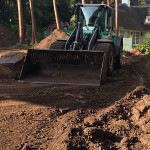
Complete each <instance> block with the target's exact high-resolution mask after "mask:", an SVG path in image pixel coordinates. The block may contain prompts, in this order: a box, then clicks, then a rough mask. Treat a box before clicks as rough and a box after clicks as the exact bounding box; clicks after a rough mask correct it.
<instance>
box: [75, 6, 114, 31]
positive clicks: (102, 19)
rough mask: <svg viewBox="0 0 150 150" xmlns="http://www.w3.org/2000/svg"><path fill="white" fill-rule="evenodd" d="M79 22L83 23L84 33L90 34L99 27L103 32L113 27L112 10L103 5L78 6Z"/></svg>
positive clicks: (77, 18) (77, 17)
mask: <svg viewBox="0 0 150 150" xmlns="http://www.w3.org/2000/svg"><path fill="white" fill-rule="evenodd" d="M76 7H77V16H76V20H77V22H81V23H83V32H90V31H92V30H94V29H95V27H98V28H99V29H100V31H101V32H103V31H105V30H108V28H110V27H111V26H112V21H111V8H110V7H109V6H107V5H102V4H96V5H95V4H92V5H91V4H84V5H81V4H78V5H76Z"/></svg>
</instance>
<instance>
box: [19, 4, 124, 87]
mask: <svg viewBox="0 0 150 150" xmlns="http://www.w3.org/2000/svg"><path fill="white" fill-rule="evenodd" d="M71 14H72V15H73V14H74V15H75V18H76V26H75V27H74V29H73V31H72V32H71V34H70V36H69V38H68V39H66V38H58V39H56V42H54V43H52V44H51V45H50V49H49V50H48V49H47V50H44V49H42V50H41V49H29V50H28V53H27V55H26V58H25V62H24V65H23V68H22V71H21V75H20V79H19V81H21V82H34V83H51V84H71V85H72V84H73V85H100V84H101V83H102V82H104V81H105V78H106V77H107V76H110V75H111V74H112V72H113V70H114V69H115V68H121V63H122V47H123V40H122V38H121V37H119V36H114V35H112V30H113V27H112V8H111V7H109V6H108V5H105V4H76V5H75V7H74V8H73V9H72V11H71Z"/></svg>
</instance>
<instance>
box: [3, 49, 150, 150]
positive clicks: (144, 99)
mask: <svg viewBox="0 0 150 150" xmlns="http://www.w3.org/2000/svg"><path fill="white" fill-rule="evenodd" d="M14 52H15V51H14ZM20 52H21V53H22V54H21V58H22V57H23V56H24V55H25V51H23V52H22V51H20ZM11 53H12V51H10V50H8V51H7V50H5V54H4V52H3V51H0V56H2V55H7V56H9V58H10V57H11ZM18 55H19V58H20V54H19V53H18ZM18 55H17V53H16V57H18ZM13 58H14V57H13ZM21 66H22V61H20V62H17V63H16V64H5V65H0V137H1V138H0V149H1V150H6V149H11V150H12V149H13V150H29V149H41V150H42V149H46V150H48V149H49V150H60V149H62V150H64V149H68V150H73V149H80V150H86V149H89V150H101V149H104V150H108V149H113V150H114V149H121V150H128V149H133V150H135V149H138V150H148V148H149V147H150V144H149V143H150V131H149V127H150V109H149V108H150V67H149V66H150V55H134V54H132V53H129V52H124V54H123V67H122V69H120V70H115V71H114V73H113V76H112V77H109V78H108V79H107V82H106V83H105V84H104V85H103V86H101V87H94V86H68V85H48V84H27V83H26V84H25V83H24V84H23V83H18V82H17V79H18V77H19V73H20V70H21Z"/></svg>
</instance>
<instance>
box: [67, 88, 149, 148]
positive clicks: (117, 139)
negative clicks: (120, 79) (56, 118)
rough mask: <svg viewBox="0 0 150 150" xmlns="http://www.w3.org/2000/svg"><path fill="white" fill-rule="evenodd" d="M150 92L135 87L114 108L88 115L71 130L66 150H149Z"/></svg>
mask: <svg viewBox="0 0 150 150" xmlns="http://www.w3.org/2000/svg"><path fill="white" fill-rule="evenodd" d="M149 92H150V91H148V90H147V89H145V88H144V87H137V88H136V89H135V90H134V91H133V92H131V93H129V94H127V96H126V97H125V98H123V99H122V100H120V101H118V102H116V104H115V105H113V106H111V107H108V108H106V109H104V110H99V111H98V112H97V113H96V114H92V115H89V116H88V117H85V118H84V120H83V124H82V125H80V126H79V127H77V128H72V129H71V131H70V134H69V141H67V143H68V149H91V150H93V149H121V150H126V149H145V150H146V149H148V148H149V147H150V143H149V140H150V131H149V126H150V95H149V94H150V93H149Z"/></svg>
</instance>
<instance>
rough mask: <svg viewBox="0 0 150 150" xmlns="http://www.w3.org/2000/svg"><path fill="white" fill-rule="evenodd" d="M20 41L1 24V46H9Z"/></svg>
mask: <svg viewBox="0 0 150 150" xmlns="http://www.w3.org/2000/svg"><path fill="white" fill-rule="evenodd" d="M17 43H18V37H17V36H16V35H14V34H13V33H12V32H11V31H9V30H8V29H7V28H6V27H5V26H4V25H2V24H0V47H9V46H13V45H15V44H17Z"/></svg>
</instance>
